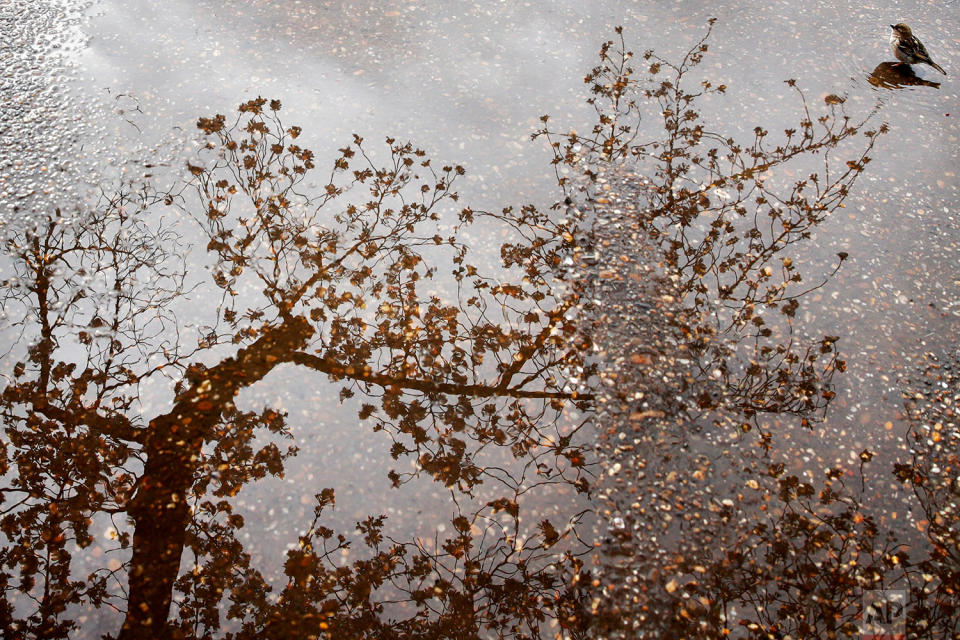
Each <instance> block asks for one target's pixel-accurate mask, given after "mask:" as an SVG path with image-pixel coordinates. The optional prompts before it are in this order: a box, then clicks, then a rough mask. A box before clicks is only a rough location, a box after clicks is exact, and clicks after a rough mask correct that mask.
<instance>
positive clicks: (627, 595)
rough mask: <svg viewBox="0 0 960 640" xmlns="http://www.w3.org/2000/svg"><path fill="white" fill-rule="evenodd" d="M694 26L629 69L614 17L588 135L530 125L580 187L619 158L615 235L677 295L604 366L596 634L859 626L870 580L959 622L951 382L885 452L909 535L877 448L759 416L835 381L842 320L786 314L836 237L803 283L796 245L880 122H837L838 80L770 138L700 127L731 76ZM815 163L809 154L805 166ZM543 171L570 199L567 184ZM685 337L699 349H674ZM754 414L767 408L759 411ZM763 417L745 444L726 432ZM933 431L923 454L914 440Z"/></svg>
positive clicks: (912, 623)
mask: <svg viewBox="0 0 960 640" xmlns="http://www.w3.org/2000/svg"><path fill="white" fill-rule="evenodd" d="M711 24H712V23H711ZM618 34H619V30H618ZM707 36H709V30H708V34H707ZM707 36H705V37H704V39H703V40H701V41H700V42H699V43H697V44H696V45H695V46H694V47H693V48H692V49H691V50H690V51H689V52H688V53H687V54H686V56H685V57H684V58H683V59H682V61H681V62H679V63H673V62H671V61H668V60H665V59H663V58H661V57H659V56H657V55H656V54H654V53H653V52H652V51H647V52H645V53H644V54H643V56H642V62H641V64H642V65H644V66H645V67H646V74H639V73H637V71H636V70H635V69H634V68H632V65H633V64H634V62H633V60H634V56H633V54H632V53H631V52H629V51H628V50H627V49H626V47H625V44H624V40H623V37H622V35H620V38H619V42H614V41H611V42H608V43H606V44H605V45H604V46H603V47H602V49H601V52H600V58H601V62H600V64H599V65H598V66H597V67H595V68H594V69H593V70H592V71H591V73H590V74H588V76H587V78H586V82H587V83H588V84H589V85H590V86H591V90H592V93H593V96H592V98H591V99H590V103H591V104H592V105H593V106H594V107H595V108H596V110H597V114H598V119H597V122H596V124H595V125H594V127H593V128H592V130H591V131H590V133H589V134H587V135H579V134H568V133H564V132H562V131H554V130H551V128H550V127H549V119H548V118H546V117H544V118H543V121H544V127H543V129H542V130H541V131H540V132H539V133H538V135H540V136H544V137H546V138H547V140H548V141H549V142H550V144H551V146H552V148H553V150H554V154H555V156H554V161H555V164H556V165H557V166H558V167H565V168H568V169H573V170H574V171H572V172H571V173H572V174H573V175H577V174H580V175H583V176H585V178H586V183H587V189H590V188H591V185H590V181H591V180H596V179H599V178H604V179H607V178H608V177H609V176H611V175H617V171H616V170H610V169H609V167H610V166H612V165H615V163H618V162H619V163H622V165H621V166H622V168H623V171H624V172H627V171H628V172H629V173H631V174H633V175H635V176H640V177H638V178H635V179H633V181H632V183H631V185H630V187H625V186H624V185H622V184H619V183H616V184H614V185H613V186H614V188H613V189H612V190H613V191H619V192H620V194H619V195H620V197H621V200H620V201H618V204H617V205H611V206H621V207H624V208H625V209H627V207H626V206H625V205H626V204H629V203H630V199H631V198H632V199H635V200H636V204H635V206H634V207H632V208H629V209H627V210H628V211H629V212H630V213H629V214H624V220H623V221H622V222H623V225H622V229H621V228H619V227H618V232H620V233H628V232H631V231H634V230H638V231H639V233H640V234H644V233H645V234H646V235H647V236H648V238H649V240H650V245H652V247H653V248H654V252H653V255H654V258H655V259H659V260H662V263H663V265H664V271H665V275H664V284H662V286H663V292H664V293H667V294H669V296H668V297H671V299H673V298H675V299H676V301H677V304H676V305H675V307H668V308H667V309H666V311H667V312H669V314H670V317H671V318H672V319H673V321H672V322H668V323H666V325H667V326H665V327H661V328H660V329H659V330H658V331H659V332H660V333H661V334H666V335H665V336H656V335H654V336H648V335H645V337H647V338H649V337H653V338H660V337H665V338H666V339H661V340H660V342H651V345H650V347H651V350H652V351H653V352H651V353H650V355H644V356H642V357H639V358H637V359H636V363H637V366H634V367H626V368H622V367H619V366H618V367H617V368H616V371H615V374H616V377H615V378H612V379H615V380H616V383H617V385H618V388H617V391H616V393H613V394H611V398H612V399H610V400H607V401H608V402H611V403H615V402H616V401H619V402H620V403H621V405H622V406H621V407H619V409H620V411H621V415H622V416H623V419H622V420H620V421H619V422H617V424H616V429H617V431H618V433H617V435H618V436H619V437H620V439H619V440H617V439H615V440H614V441H613V442H612V443H611V445H610V447H609V451H610V454H609V455H611V462H613V461H615V462H616V465H615V466H616V468H617V469H618V470H619V471H618V474H617V477H618V478H619V477H621V476H625V475H627V476H629V477H628V478H627V479H614V480H612V481H607V482H606V483H604V480H601V486H600V492H601V493H602V494H603V495H605V496H610V497H609V499H608V500H607V501H606V503H605V507H606V509H607V511H608V512H611V513H615V514H617V517H615V518H611V525H610V530H609V535H608V536H607V538H605V539H604V540H603V543H602V545H601V549H600V551H599V552H598V554H597V555H596V557H595V558H594V562H595V564H596V565H597V567H598V569H597V570H596V573H595V574H594V576H593V577H592V582H593V583H594V584H597V585H598V589H597V591H596V593H597V596H596V600H594V601H593V603H592V605H591V615H592V617H593V626H592V630H593V632H594V633H595V635H596V636H597V637H605V638H608V637H615V638H636V637H653V638H731V637H733V638H756V639H757V640H759V639H761V638H833V637H854V636H857V635H859V633H860V624H861V622H862V621H863V617H864V615H865V608H864V594H865V592H867V591H874V590H883V589H902V590H905V591H908V592H909V594H910V601H909V604H908V607H911V606H914V604H916V608H915V609H914V610H913V612H912V613H911V614H910V616H911V618H910V620H909V621H908V631H909V632H908V633H907V636H906V637H923V638H948V637H950V638H952V637H955V636H956V633H957V622H956V618H957V616H956V613H957V612H956V606H957V602H958V599H957V584H958V583H957V575H958V569H960V564H958V562H957V558H956V553H955V551H956V545H957V536H956V531H957V526H956V525H957V523H956V514H955V513H953V512H954V511H955V506H956V497H957V484H956V461H957V458H956V453H955V452H956V447H955V445H956V443H957V442H958V439H957V438H956V434H957V422H956V416H955V414H954V408H951V407H955V403H956V389H957V388H960V385H957V384H944V385H943V387H942V389H941V392H942V393H941V396H944V395H949V396H951V397H952V399H944V398H943V397H941V403H940V404H939V405H938V406H939V413H937V414H936V415H932V414H930V413H921V412H920V411H915V412H914V413H913V416H912V417H911V420H914V421H915V422H916V425H915V426H914V428H913V429H912V434H913V435H911V445H910V450H911V451H915V452H917V453H916V454H915V456H914V460H913V461H911V462H910V463H904V464H903V465H900V466H898V467H897V476H898V478H899V479H901V480H902V481H903V482H905V483H907V484H908V485H910V486H912V488H913V490H914V491H915V492H916V497H917V499H918V502H919V504H920V506H921V508H922V510H923V513H924V514H925V515H926V519H925V522H926V524H925V525H924V526H925V531H926V534H927V535H926V538H927V540H926V542H925V543H924V541H923V540H918V539H916V538H917V536H914V535H913V532H911V531H907V530H904V528H903V527H901V526H899V523H898V522H893V524H892V525H891V519H890V518H889V517H887V515H888V514H886V513H884V509H889V508H890V507H891V505H892V504H894V503H892V502H891V503H886V504H879V505H878V504H876V500H875V499H874V500H873V501H871V500H870V497H871V494H870V493H869V492H868V487H867V483H868V482H869V479H868V475H867V474H866V473H865V469H866V468H868V466H869V464H870V463H871V461H872V460H873V458H874V454H873V453H872V452H870V451H866V450H865V451H862V452H861V453H860V456H859V457H860V460H859V465H858V464H857V463H854V464H853V465H851V466H852V468H828V469H823V470H819V469H810V468H807V463H805V462H804V461H803V459H802V457H801V456H802V455H805V454H802V453H801V451H797V450H795V449H792V448H791V443H790V438H791V436H792V435H793V434H791V433H790V432H789V431H788V432H785V433H777V432H776V431H774V430H773V429H772V428H771V427H767V426H766V425H767V424H769V423H771V422H774V423H779V424H784V423H786V422H787V419H786V418H791V417H792V418H794V419H795V420H798V421H799V423H800V424H801V425H807V426H809V425H810V424H811V423H813V422H814V421H815V420H817V419H819V418H821V417H822V416H823V414H824V412H825V410H826V408H827V406H828V405H829V403H830V401H831V399H832V398H833V396H834V392H833V388H832V379H833V376H834V375H836V373H837V372H839V371H842V370H843V369H844V363H843V361H842V360H841V359H840V358H839V355H838V352H837V343H838V342H839V341H840V338H839V337H838V336H831V335H824V336H822V337H821V338H819V339H816V338H815V339H802V338H801V337H800V336H801V335H802V333H803V332H802V327H800V326H798V323H799V321H798V317H797V316H798V313H797V312H798V309H799V308H800V301H801V299H802V297H803V296H804V295H806V294H808V293H810V292H811V291H814V290H816V289H818V288H820V287H821V286H822V285H823V284H824V283H825V282H826V281H827V279H828V278H829V277H830V276H831V275H832V273H833V272H835V271H836V269H837V268H839V266H840V264H841V263H842V262H843V261H844V259H845V258H846V254H845V253H841V254H838V255H837V260H836V261H835V263H834V264H832V265H827V266H825V267H824V268H823V271H824V273H823V274H822V275H820V276H819V277H817V278H816V279H815V280H813V281H812V282H808V278H809V276H806V277H804V276H801V274H800V272H799V270H798V266H797V265H798V262H799V261H798V260H796V257H795V256H796V254H795V253H793V252H794V251H795V250H796V249H797V248H798V247H799V246H800V245H802V244H803V243H804V242H806V241H808V240H809V239H810V238H811V237H812V234H813V232H814V230H815V228H816V227H817V226H818V225H820V224H821V223H822V222H823V221H824V220H826V219H827V217H828V216H829V215H830V214H832V213H833V212H835V211H837V210H839V208H840V207H841V206H842V205H843V203H844V201H845V200H846V199H847V197H848V196H849V194H850V193H851V189H852V187H853V185H854V183H855V182H856V179H857V178H858V176H859V175H860V174H861V173H862V172H863V171H864V170H865V167H866V165H867V164H868V162H869V161H870V157H869V154H870V152H871V150H872V148H873V145H874V143H875V140H876V136H877V135H879V134H881V133H883V132H884V131H885V127H883V126H879V127H878V128H877V130H875V131H871V130H868V129H867V124H868V123H869V121H870V116H867V118H866V119H864V120H860V121H855V120H853V119H851V117H850V116H848V115H847V114H846V113H845V111H844V100H843V99H842V98H840V97H838V96H835V95H830V96H827V97H826V99H825V103H826V104H825V106H824V107H823V108H822V113H820V114H816V113H815V112H814V111H815V110H814V109H813V108H812V107H811V106H810V105H808V103H807V101H806V99H805V97H804V95H803V93H802V92H800V91H799V89H797V109H798V122H797V124H796V126H795V127H793V128H789V129H786V130H785V131H783V133H782V135H780V136H771V135H770V134H769V132H768V131H767V130H766V129H764V128H763V127H757V128H756V129H754V133H753V137H752V139H750V140H748V141H746V142H740V141H737V140H736V139H735V137H733V136H730V135H727V134H724V133H723V132H720V131H715V130H712V129H711V128H710V126H709V125H708V124H706V123H705V122H704V121H703V118H702V117H701V114H700V112H699V107H698V102H699V100H700V99H701V97H702V96H705V95H708V94H714V93H723V92H724V91H725V90H726V87H724V86H723V85H714V84H712V83H711V82H710V81H709V80H702V75H701V74H695V73H693V70H694V68H695V67H697V65H698V64H699V63H700V62H701V61H702V60H703V57H704V55H705V54H706V52H707V51H708V45H707ZM698 71H699V70H698ZM690 76H695V77H697V82H698V84H696V85H694V86H695V88H690V87H691V84H692V82H691V80H690ZM787 84H788V85H789V86H790V87H792V88H794V89H796V83H795V82H794V81H792V80H791V81H788V82H787ZM648 102H652V105H650V108H649V109H646V108H645V105H646V104H647V103H648ZM647 112H649V113H653V114H660V116H661V120H660V123H661V124H662V136H660V137H657V138H655V139H653V140H649V139H645V138H640V137H639V136H640V116H641V114H642V113H643V114H644V115H646V113H647ZM814 159H815V160H816V165H814V167H815V168H817V165H818V166H819V168H817V170H816V171H814V172H811V171H810V170H809V166H810V165H809V163H810V162H811V160H814ZM805 162H806V163H807V164H804V163H805ZM600 167H603V168H602V169H601V168H600ZM557 175H558V178H559V179H560V180H561V184H564V185H565V186H567V187H569V192H570V193H571V195H573V194H575V193H576V188H579V187H581V186H582V185H580V184H577V183H572V182H569V181H568V180H567V179H566V178H565V177H563V176H564V175H565V174H564V173H561V172H560V171H559V170H558V174H557ZM611 182H612V180H611ZM595 194H596V197H597V198H598V200H599V199H600V198H603V199H605V198H606V196H605V194H604V192H603V191H600V190H599V189H598V190H596V191H595ZM617 212H618V211H617V210H616V209H614V210H613V213H617ZM604 215H606V216H608V217H611V211H610V210H609V209H607V210H604ZM630 216H636V218H635V219H631V218H630ZM588 222H589V220H588ZM610 227H612V225H610V224H609V223H608V224H607V226H606V227H605V228H606V229H609V228H610ZM577 233H578V234H579V235H582V236H589V235H590V229H589V228H587V229H579V230H577ZM607 233H609V232H607ZM605 238H606V239H609V236H606V237H605ZM627 282H629V281H627ZM637 286H638V288H639V285H637ZM591 295H593V294H591ZM600 297H601V298H603V296H600ZM627 297H629V296H627ZM603 302H604V305H612V304H613V303H615V302H616V300H611V299H610V298H609V297H608V298H603ZM626 306H628V305H626ZM646 306H647V308H649V305H646ZM603 308H605V307H603ZM660 315H661V316H663V317H666V314H664V313H662V312H661V314H660ZM652 321H653V320H651V322H652ZM638 324H639V322H638ZM651 333H655V332H651ZM599 342H601V341H600V340H598V343H599ZM670 343H673V344H678V345H680V348H679V349H678V350H677V352H678V353H679V354H680V355H679V356H677V355H674V356H671V355H669V354H666V355H663V354H658V353H655V350H656V347H659V346H660V344H670ZM615 350H616V346H613V347H611V351H615ZM688 354H694V355H695V356H696V357H695V358H693V359H692V360H693V361H692V362H689V363H688V364H684V361H685V360H687V359H688ZM611 355H612V356H614V357H615V356H622V354H620V353H612V354H611ZM671 357H673V359H672V360H671ZM665 369H666V370H667V371H668V373H672V374H673V375H672V381H668V378H667V377H666V376H665V373H664V370H665ZM951 380H956V376H953V377H952V378H951ZM943 389H952V391H950V392H943ZM637 392H643V393H641V394H638V393H637ZM638 395H640V396H642V397H643V402H644V404H642V405H641V404H640V403H639V402H638V401H637V400H636V397H637V396H638ZM912 395H913V394H910V396H911V397H912ZM674 398H676V399H677V400H674ZM683 398H686V399H687V405H686V406H684V402H683V401H682V399H683ZM691 401H692V402H691ZM928 409H929V407H928ZM770 414H772V415H773V416H774V418H775V420H771V419H766V420H763V419H762V418H763V416H764V415H770ZM616 416H617V413H616V412H611V413H608V414H606V415H605V419H607V420H611V419H612V420H616V419H617V418H616ZM785 416H786V418H785ZM921 425H922V426H921ZM605 426H607V425H605ZM758 427H759V431H760V432H761V434H760V437H759V438H758V439H756V440H755V441H753V442H751V441H750V440H749V439H748V438H744V437H739V435H738V434H741V433H743V432H749V431H752V430H753V431H756V430H758ZM608 430H611V429H610V428H609V427H608ZM934 431H936V432H939V434H940V435H939V437H936V438H935V436H934V435H933V432H934ZM947 431H949V432H950V433H951V434H952V440H951V441H950V444H949V445H947V444H946V443H947V439H946V432H947ZM778 437H780V438H781V440H778ZM735 439H736V441H737V442H738V443H739V444H732V443H733V442H734V440H735ZM933 442H937V446H936V447H935V448H934V450H933V451H931V452H930V453H927V452H926V451H925V450H924V449H925V447H924V446H922V445H932V443H933ZM778 445H779V446H778ZM945 445H946V446H945ZM934 452H935V453H934ZM627 469H631V470H630V471H627ZM946 469H950V471H945V470H946ZM950 505H953V506H950ZM894 509H896V507H894ZM929 523H936V525H935V526H934V525H930V524H929ZM891 527H894V528H891Z"/></svg>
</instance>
